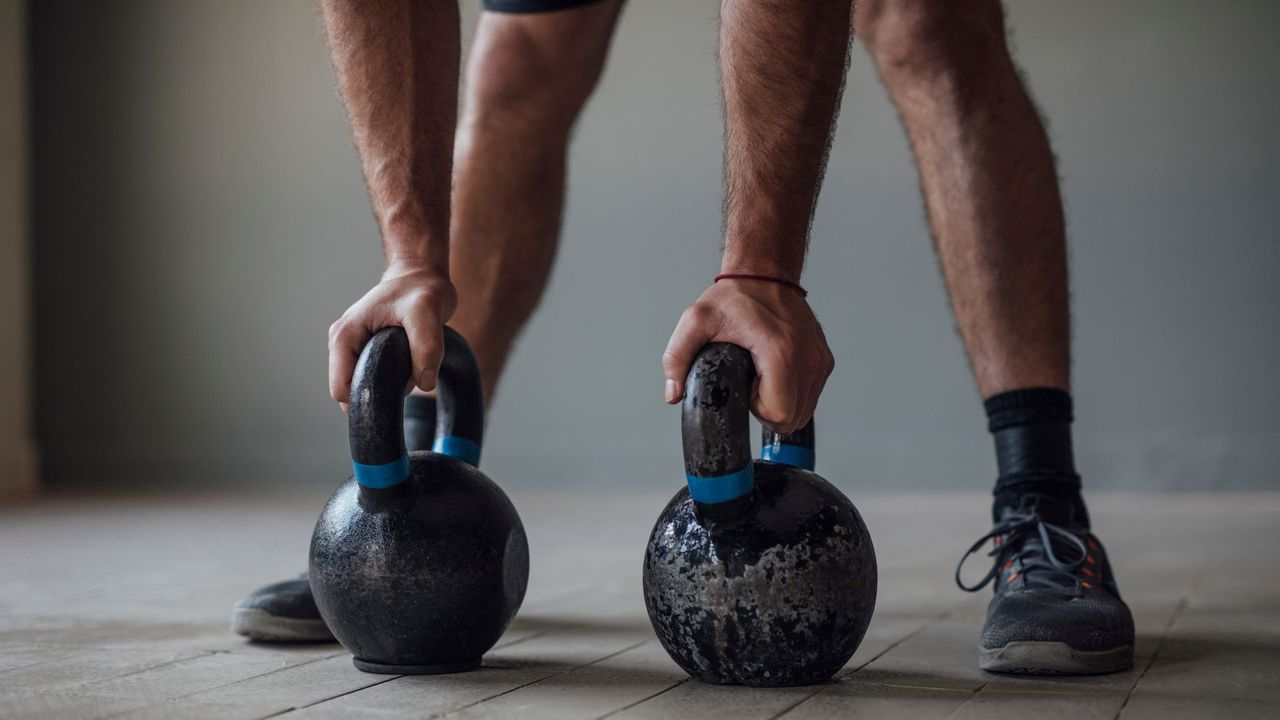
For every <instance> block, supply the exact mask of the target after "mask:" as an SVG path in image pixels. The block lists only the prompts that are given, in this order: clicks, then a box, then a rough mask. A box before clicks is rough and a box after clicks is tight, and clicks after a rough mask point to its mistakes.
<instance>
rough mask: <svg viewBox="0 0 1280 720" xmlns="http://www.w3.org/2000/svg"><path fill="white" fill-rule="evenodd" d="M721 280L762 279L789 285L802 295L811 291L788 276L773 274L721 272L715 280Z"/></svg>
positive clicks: (806, 295) (806, 294)
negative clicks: (781, 276) (787, 277)
mask: <svg viewBox="0 0 1280 720" xmlns="http://www.w3.org/2000/svg"><path fill="white" fill-rule="evenodd" d="M721 280H760V281H762V282H771V283H777V284H779V285H785V286H786V287H789V288H791V289H792V290H795V291H796V292H798V293H800V297H809V291H808V290H805V289H804V288H802V287H800V284H799V283H793V282H791V281H790V280H788V279H786V278H780V277H774V276H772V275H751V274H748V273H720V274H719V275H717V276H716V279H715V281H714V282H720V281H721Z"/></svg>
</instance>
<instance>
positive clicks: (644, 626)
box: [507, 613, 653, 638]
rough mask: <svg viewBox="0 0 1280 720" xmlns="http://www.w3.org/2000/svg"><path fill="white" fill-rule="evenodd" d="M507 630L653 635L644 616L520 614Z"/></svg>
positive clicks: (651, 628)
mask: <svg viewBox="0 0 1280 720" xmlns="http://www.w3.org/2000/svg"><path fill="white" fill-rule="evenodd" d="M507 632H537V633H545V632H570V633H600V634H610V635H633V634H638V635H643V636H645V637H646V638H647V637H650V636H652V635H653V627H652V626H651V625H649V621H648V620H646V619H645V618H643V617H641V618H575V617H566V616H556V615H526V614H523V613H522V614H520V615H518V616H516V619H515V620H514V621H513V622H512V623H511V627H510V628H508V629H507Z"/></svg>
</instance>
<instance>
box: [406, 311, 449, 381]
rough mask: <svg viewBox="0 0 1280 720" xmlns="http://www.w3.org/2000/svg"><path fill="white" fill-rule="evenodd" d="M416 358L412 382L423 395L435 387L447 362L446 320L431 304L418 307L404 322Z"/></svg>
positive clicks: (410, 347)
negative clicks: (441, 366)
mask: <svg viewBox="0 0 1280 720" xmlns="http://www.w3.org/2000/svg"><path fill="white" fill-rule="evenodd" d="M403 326H404V331H405V334H407V335H408V336H409V354H410V355H411V356H412V357H413V377H414V381H413V383H414V384H415V385H417V386H418V389H420V390H422V391H423V392H430V391H432V390H434V389H435V388H436V376H437V375H438V374H439V373H440V362H441V361H442V360H443V359H444V321H443V320H442V319H441V318H440V314H439V313H438V312H436V310H435V307H434V306H433V305H430V304H429V303H424V304H421V305H419V306H417V308H416V310H415V311H414V312H411V313H409V314H408V315H406V316H405V317H404V319H403Z"/></svg>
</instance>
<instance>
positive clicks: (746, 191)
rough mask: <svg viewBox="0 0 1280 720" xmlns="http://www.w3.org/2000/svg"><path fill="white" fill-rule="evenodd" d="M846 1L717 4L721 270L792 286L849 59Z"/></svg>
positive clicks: (778, 0) (771, 0)
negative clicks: (722, 217) (769, 276)
mask: <svg viewBox="0 0 1280 720" xmlns="http://www.w3.org/2000/svg"><path fill="white" fill-rule="evenodd" d="M849 12H850V3H848V2H828V1H827V0H723V2H722V5H721V30H720V66H721V77H722V83H723V86H724V117H725V186H726V187H725V208H724V211H725V253H724V260H723V270H724V271H725V272H755V273H769V274H776V275H779V276H782V277H786V278H788V279H791V280H793V281H794V280H799V278H800V273H801V270H802V269H803V266H804V256H805V250H806V247H807V244H808V237H809V224H810V221H811V219H812V217H813V210H814V206H815V204H816V203H817V197H818V190H819V187H820V185H821V183H822V174H823V170H824V169H825V166H826V158H827V152H828V149H829V148H830V144H831V133H832V130H833V128H834V126H835V114H836V111H837V109H838V106H839V104H840V94H841V91H842V89H843V86H844V75H845V68H846V66H847V63H848V56H849V40H850V26H849Z"/></svg>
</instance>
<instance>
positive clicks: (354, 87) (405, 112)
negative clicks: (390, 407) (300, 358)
mask: <svg viewBox="0 0 1280 720" xmlns="http://www.w3.org/2000/svg"><path fill="white" fill-rule="evenodd" d="M321 8H322V9H323V13H324V21H325V29H326V31H327V32H328V36H329V45H330V47H331V48H332V51H333V64H334V68H335V70H336V71H337V75H338V89H339V90H340V92H341V93H342V98H343V100H344V102H345V103H346V107H347V114H348V116H349V118H350V121H351V129H352V133H353V134H354V136H355V141H356V146H357V147H358V148H359V150H360V159H361V165H362V168H363V170H364V176H365V181H366V183H367V184H368V186H369V196H370V199H371V200H372V202H373V213H374V216H375V217H376V218H377V220H378V228H379V230H381V234H382V243H383V253H384V254H385V256H386V260H387V269H386V272H385V273H384V274H383V276H382V279H381V281H380V282H379V283H378V284H377V285H375V286H374V287H373V289H371V290H370V291H369V292H368V293H366V294H365V296H364V297H362V298H360V300H358V301H356V303H355V304H354V305H352V306H351V308H350V309H348V310H347V311H346V312H345V313H344V314H343V315H342V317H341V318H339V319H338V320H337V322H335V323H333V325H332V326H331V327H330V328H329V392H330V394H331V395H332V396H333V399H334V400H337V401H338V402H342V403H345V402H346V400H347V396H348V395H349V394H350V390H351V375H352V373H353V372H354V371H355V364H356V359H357V357H358V356H359V352H360V350H361V348H363V347H364V345H365V343H366V342H368V340H369V338H370V337H372V336H373V333H375V332H377V331H378V330H380V329H382V328H384V327H388V326H392V325H400V326H402V327H403V328H404V329H405V333H406V334H407V335H408V337H409V345H410V348H411V350H412V354H413V377H414V379H415V383H416V384H417V386H418V387H419V388H421V389H423V390H431V389H433V388H434V387H435V383H436V373H437V372H438V370H439V368H440V358H441V355H442V354H443V352H444V330H443V328H444V323H445V321H447V320H448V319H449V316H450V315H452V314H453V311H454V307H455V305H456V304H457V295H456V292H455V291H454V288H453V284H452V283H451V282H450V281H449V213H450V209H449V186H450V180H451V174H452V169H453V135H454V129H455V125H456V122H457V106H458V97H457V88H458V55H459V49H458V48H459V43H460V40H459V32H458V4H457V2H455V0H358V1H357V0H324V2H322V3H321Z"/></svg>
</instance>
